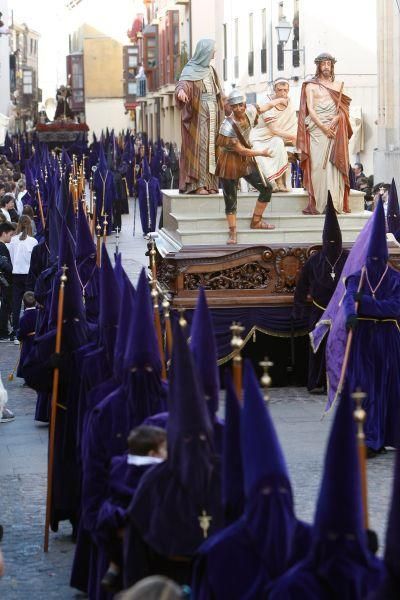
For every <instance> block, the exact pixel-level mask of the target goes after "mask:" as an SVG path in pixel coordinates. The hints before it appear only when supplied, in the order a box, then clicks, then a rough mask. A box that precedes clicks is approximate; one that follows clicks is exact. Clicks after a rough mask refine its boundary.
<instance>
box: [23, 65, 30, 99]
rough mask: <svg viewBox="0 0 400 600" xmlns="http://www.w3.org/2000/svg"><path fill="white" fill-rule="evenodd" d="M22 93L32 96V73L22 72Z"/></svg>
mask: <svg viewBox="0 0 400 600" xmlns="http://www.w3.org/2000/svg"><path fill="white" fill-rule="evenodd" d="M22 81H23V93H24V94H32V93H33V90H32V71H27V70H24V71H23V80H22Z"/></svg>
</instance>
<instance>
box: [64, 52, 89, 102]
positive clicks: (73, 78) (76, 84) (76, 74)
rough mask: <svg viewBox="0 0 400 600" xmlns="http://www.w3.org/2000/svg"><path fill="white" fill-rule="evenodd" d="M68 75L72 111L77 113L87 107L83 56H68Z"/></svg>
mask: <svg viewBox="0 0 400 600" xmlns="http://www.w3.org/2000/svg"><path fill="white" fill-rule="evenodd" d="M67 75H68V79H69V80H70V85H71V100H70V106H71V109H72V110H73V111H76V112H78V111H82V110H84V107H85V89H84V88H85V82H84V76H83V56H82V54H70V55H68V56H67Z"/></svg>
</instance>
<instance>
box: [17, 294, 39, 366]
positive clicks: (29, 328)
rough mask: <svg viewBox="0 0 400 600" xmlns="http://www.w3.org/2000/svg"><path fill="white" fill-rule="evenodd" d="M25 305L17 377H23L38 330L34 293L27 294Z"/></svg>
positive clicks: (21, 321)
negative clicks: (26, 360)
mask: <svg viewBox="0 0 400 600" xmlns="http://www.w3.org/2000/svg"><path fill="white" fill-rule="evenodd" d="M22 301H23V304H24V309H25V310H24V314H23V315H22V317H21V319H20V321H19V329H18V331H17V339H18V340H19V342H20V345H21V351H20V356H19V363H18V369H17V377H22V378H23V374H22V369H23V365H24V362H25V359H26V357H27V356H28V355H29V353H30V351H31V350H32V346H33V342H34V337H35V329H36V318H37V309H36V300H35V295H34V293H33V292H25V294H24V296H23V298H22Z"/></svg>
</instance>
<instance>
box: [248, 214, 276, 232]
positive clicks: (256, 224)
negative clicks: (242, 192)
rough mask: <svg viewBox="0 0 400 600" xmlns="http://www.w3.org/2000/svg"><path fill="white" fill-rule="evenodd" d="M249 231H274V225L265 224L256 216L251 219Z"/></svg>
mask: <svg viewBox="0 0 400 600" xmlns="http://www.w3.org/2000/svg"><path fill="white" fill-rule="evenodd" d="M250 229H275V225H272V223H267V222H266V221H264V220H263V218H262V217H258V216H257V215H256V216H253V218H252V219H251V223H250Z"/></svg>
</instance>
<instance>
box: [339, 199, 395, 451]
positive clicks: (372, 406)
mask: <svg viewBox="0 0 400 600" xmlns="http://www.w3.org/2000/svg"><path fill="white" fill-rule="evenodd" d="M387 261H388V248H387V243H386V224H385V215H384V211H383V205H382V200H379V202H378V204H377V206H376V208H375V212H374V217H373V222H372V230H371V238H370V241H369V244H368V250H367V256H366V259H365V273H364V278H363V281H362V285H361V289H360V295H359V296H357V297H359V304H358V306H357V308H356V306H355V298H356V295H357V292H358V290H359V288H360V278H361V277H362V276H363V273H362V272H360V271H357V272H356V273H352V274H351V275H349V277H348V278H347V281H346V295H345V297H344V299H343V310H344V316H345V318H346V320H347V322H348V323H349V322H353V323H354V322H355V323H356V329H355V331H354V337H353V341H352V348H351V353H350V357H349V362H348V366H347V371H346V381H347V384H348V385H349V388H350V389H355V388H356V387H361V389H362V390H364V391H365V393H366V395H367V396H366V399H365V400H364V403H363V407H364V409H365V411H366V413H367V419H366V422H365V438H366V444H367V446H368V447H369V448H371V449H372V450H374V451H376V452H379V451H380V450H381V449H382V448H383V447H384V446H394V447H396V448H397V447H398V446H399V444H400V431H399V426H398V424H399V423H400V404H399V401H398V398H399V396H400V378H399V376H398V364H399V361H400V335H399V325H398V323H399V319H400V273H399V272H398V271H395V270H394V269H393V268H392V267H391V266H390V265H389V264H388V262H387ZM356 318H357V320H356Z"/></svg>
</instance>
